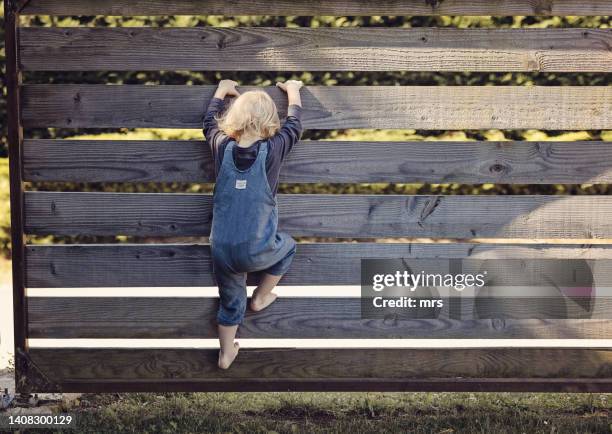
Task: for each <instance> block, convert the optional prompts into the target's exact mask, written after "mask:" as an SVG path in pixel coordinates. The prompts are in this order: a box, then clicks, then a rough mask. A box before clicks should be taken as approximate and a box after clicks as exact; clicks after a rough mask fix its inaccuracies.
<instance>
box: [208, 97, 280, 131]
mask: <svg viewBox="0 0 612 434" xmlns="http://www.w3.org/2000/svg"><path fill="white" fill-rule="evenodd" d="M218 122H219V128H221V129H222V130H223V132H225V134H227V135H228V136H230V137H232V138H233V139H235V140H240V137H242V136H245V135H246V136H255V137H261V138H263V139H267V138H269V137H272V136H273V135H274V134H276V132H277V131H278V130H279V128H280V119H279V118H278V112H277V110H276V104H274V101H273V100H272V98H270V95H268V94H267V93H265V92H263V91H261V90H251V91H248V92H245V93H243V94H242V95H240V96H239V97H238V98H236V99H235V100H234V101H233V102H232V104H231V106H230V107H229V109H228V110H227V111H226V112H225V114H223V116H222V117H221V118H220V119H218Z"/></svg>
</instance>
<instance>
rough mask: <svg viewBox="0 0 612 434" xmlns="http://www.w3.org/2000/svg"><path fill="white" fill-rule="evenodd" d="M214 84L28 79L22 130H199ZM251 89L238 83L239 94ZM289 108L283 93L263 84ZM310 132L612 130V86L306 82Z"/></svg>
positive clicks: (306, 118) (282, 107)
mask: <svg viewBox="0 0 612 434" xmlns="http://www.w3.org/2000/svg"><path fill="white" fill-rule="evenodd" d="M214 89H215V88H214V86H179V85H172V86H171V85H168V86H144V85H87V84H61V85H59V84H52V85H49V84H30V85H26V86H24V87H23V108H22V122H23V125H24V126H25V127H65V128H92V127H108V128H121V127H133V128H136V127H143V128H201V126H202V118H203V115H204V107H205V105H206V102H207V101H208V100H210V98H211V97H212V95H213V92H214ZM249 89H253V88H252V87H246V88H240V90H241V91H245V90H249ZM260 89H264V90H265V91H266V92H268V93H269V94H270V95H271V96H272V98H273V99H274V100H275V101H276V104H277V106H278V108H279V110H280V113H281V114H283V113H286V105H287V101H286V96H285V95H284V94H283V93H282V91H281V90H280V89H278V88H276V87H267V88H260ZM302 102H303V105H304V110H303V117H302V119H303V125H304V127H305V128H310V129H324V130H325V129H338V128H388V129H397V128H417V129H436V130H437V129H449V130H453V129H489V128H502V129H516V128H520V129H525V128H528V129H529V128H533V129H543V130H550V129H554V130H559V129H576V130H583V129H587V130H589V129H612V87H610V86H561V87H559V86H414V87H413V86H403V87H399V86H309V87H307V88H305V89H304V90H303V91H302Z"/></svg>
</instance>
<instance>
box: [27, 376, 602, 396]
mask: <svg viewBox="0 0 612 434" xmlns="http://www.w3.org/2000/svg"><path fill="white" fill-rule="evenodd" d="M20 387H21V386H20V385H18V386H17V391H18V392H20V390H21V389H20ZM28 390H29V391H39V392H60V391H61V392H64V393H68V392H75V393H111V392H113V393H122V392H124V393H127V392H236V391H240V392H321V391H326V392H563V393H610V392H611V391H612V380H609V379H589V380H586V379H584V378H581V379H567V378H544V379H530V378H509V379H508V378H506V379H504V378H502V379H493V380H491V379H487V378H455V379H452V380H445V379H441V380H440V379H425V380H418V379H417V380H412V379H411V380H409V381H406V380H394V379H391V380H388V379H380V378H360V379H358V380H357V381H356V380H353V379H349V380H342V379H336V380H318V379H317V380H307V379H305V380H300V379H296V380H278V381H276V380H270V379H265V380H260V379H256V378H254V379H249V380H248V381H244V380H243V379H238V380H231V379H230V380H226V379H222V380H215V379H211V380H200V381H193V380H188V381H172V382H159V381H155V382H148V381H138V380H135V381H95V380H91V381H65V382H62V383H61V384H59V385H47V386H46V387H45V388H44V390H42V388H41V387H34V388H30V389H28Z"/></svg>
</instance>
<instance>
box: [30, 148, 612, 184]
mask: <svg viewBox="0 0 612 434" xmlns="http://www.w3.org/2000/svg"><path fill="white" fill-rule="evenodd" d="M23 160H24V161H23V171H24V178H25V180H26V181H73V182H212V181H213V178H214V174H213V171H212V163H211V155H210V151H209V148H208V146H207V144H206V143H205V142H203V141H195V140H194V141H188V140H183V141H170V140H168V141H162V140H149V141H145V140H143V141H141V140H44V139H43V140H36V139H32V140H25V141H24V155H23ZM280 180H281V182H434V183H444V182H459V183H466V184H467V183H487V182H490V183H512V184H514V183H518V184H548V183H568V184H569V183H610V182H612V146H610V144H609V143H607V142H599V141H589V142H429V141H427V142H349V141H317V140H306V141H301V142H299V143H298V144H297V145H296V146H295V147H294V148H293V149H292V150H291V153H290V154H289V156H288V157H287V159H286V160H285V161H284V163H283V167H282V169H281V178H280Z"/></svg>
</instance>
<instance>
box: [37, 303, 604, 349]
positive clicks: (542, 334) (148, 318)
mask: <svg viewBox="0 0 612 434" xmlns="http://www.w3.org/2000/svg"><path fill="white" fill-rule="evenodd" d="M532 301H533V300H532ZM551 301H557V299H554V300H553V299H551ZM472 303H473V300H467V299H466V300H465V305H467V304H472ZM566 304H568V305H569V303H566ZM595 304H596V305H597V308H596V309H595V310H594V311H593V312H592V313H589V314H588V315H589V316H588V318H589V319H565V318H570V316H566V317H565V318H564V319H484V316H483V315H480V316H479V318H483V319H478V318H474V319H464V320H459V319H452V318H449V317H448V315H447V314H446V315H445V314H444V313H443V314H441V315H440V317H438V318H436V319H425V318H418V317H416V315H415V314H414V313H410V312H409V311H407V312H406V314H405V315H397V316H394V317H389V318H387V319H363V318H362V316H361V300H360V299H359V298H357V297H352V298H351V297H321V298H316V297H290V298H286V297H281V298H279V299H278V300H277V301H276V302H275V303H274V304H272V305H271V306H270V307H269V308H266V309H265V310H264V311H262V312H258V313H253V312H251V311H247V315H246V317H245V320H244V322H243V323H242V324H241V325H240V329H239V337H241V338H264V339H296V338H300V339H304V338H306V339H330V338H336V339H350V338H376V339H395V338H411V339H414V338H424V339H461V338H463V339H467V338H472V339H510V338H520V339H529V338H537V339H581V338H585V339H607V338H608V337H609V336H610V334H611V333H612V321H611V320H610V319H609V318H612V304H611V303H610V300H609V299H603V298H600V299H597V300H596V303H595ZM217 305H218V300H217V299H216V298H192V297H178V298H172V297H82V298H79V297H30V298H29V299H28V337H30V338H51V339H68V338H106V339H108V338H114V339H118V338H122V339H134V338H138V339H187V338H189V339H197V338H216V337H217V336H218V335H217V323H216V313H217ZM563 310H564V312H563V313H564V314H566V313H567V312H568V310H567V309H563ZM507 312H508V313H512V311H507ZM479 313H482V312H481V310H480V309H479ZM583 313H584V312H583ZM417 315H418V313H417ZM598 317H599V319H597V318H598ZM491 318H493V317H491ZM571 318H576V317H575V316H571Z"/></svg>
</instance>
